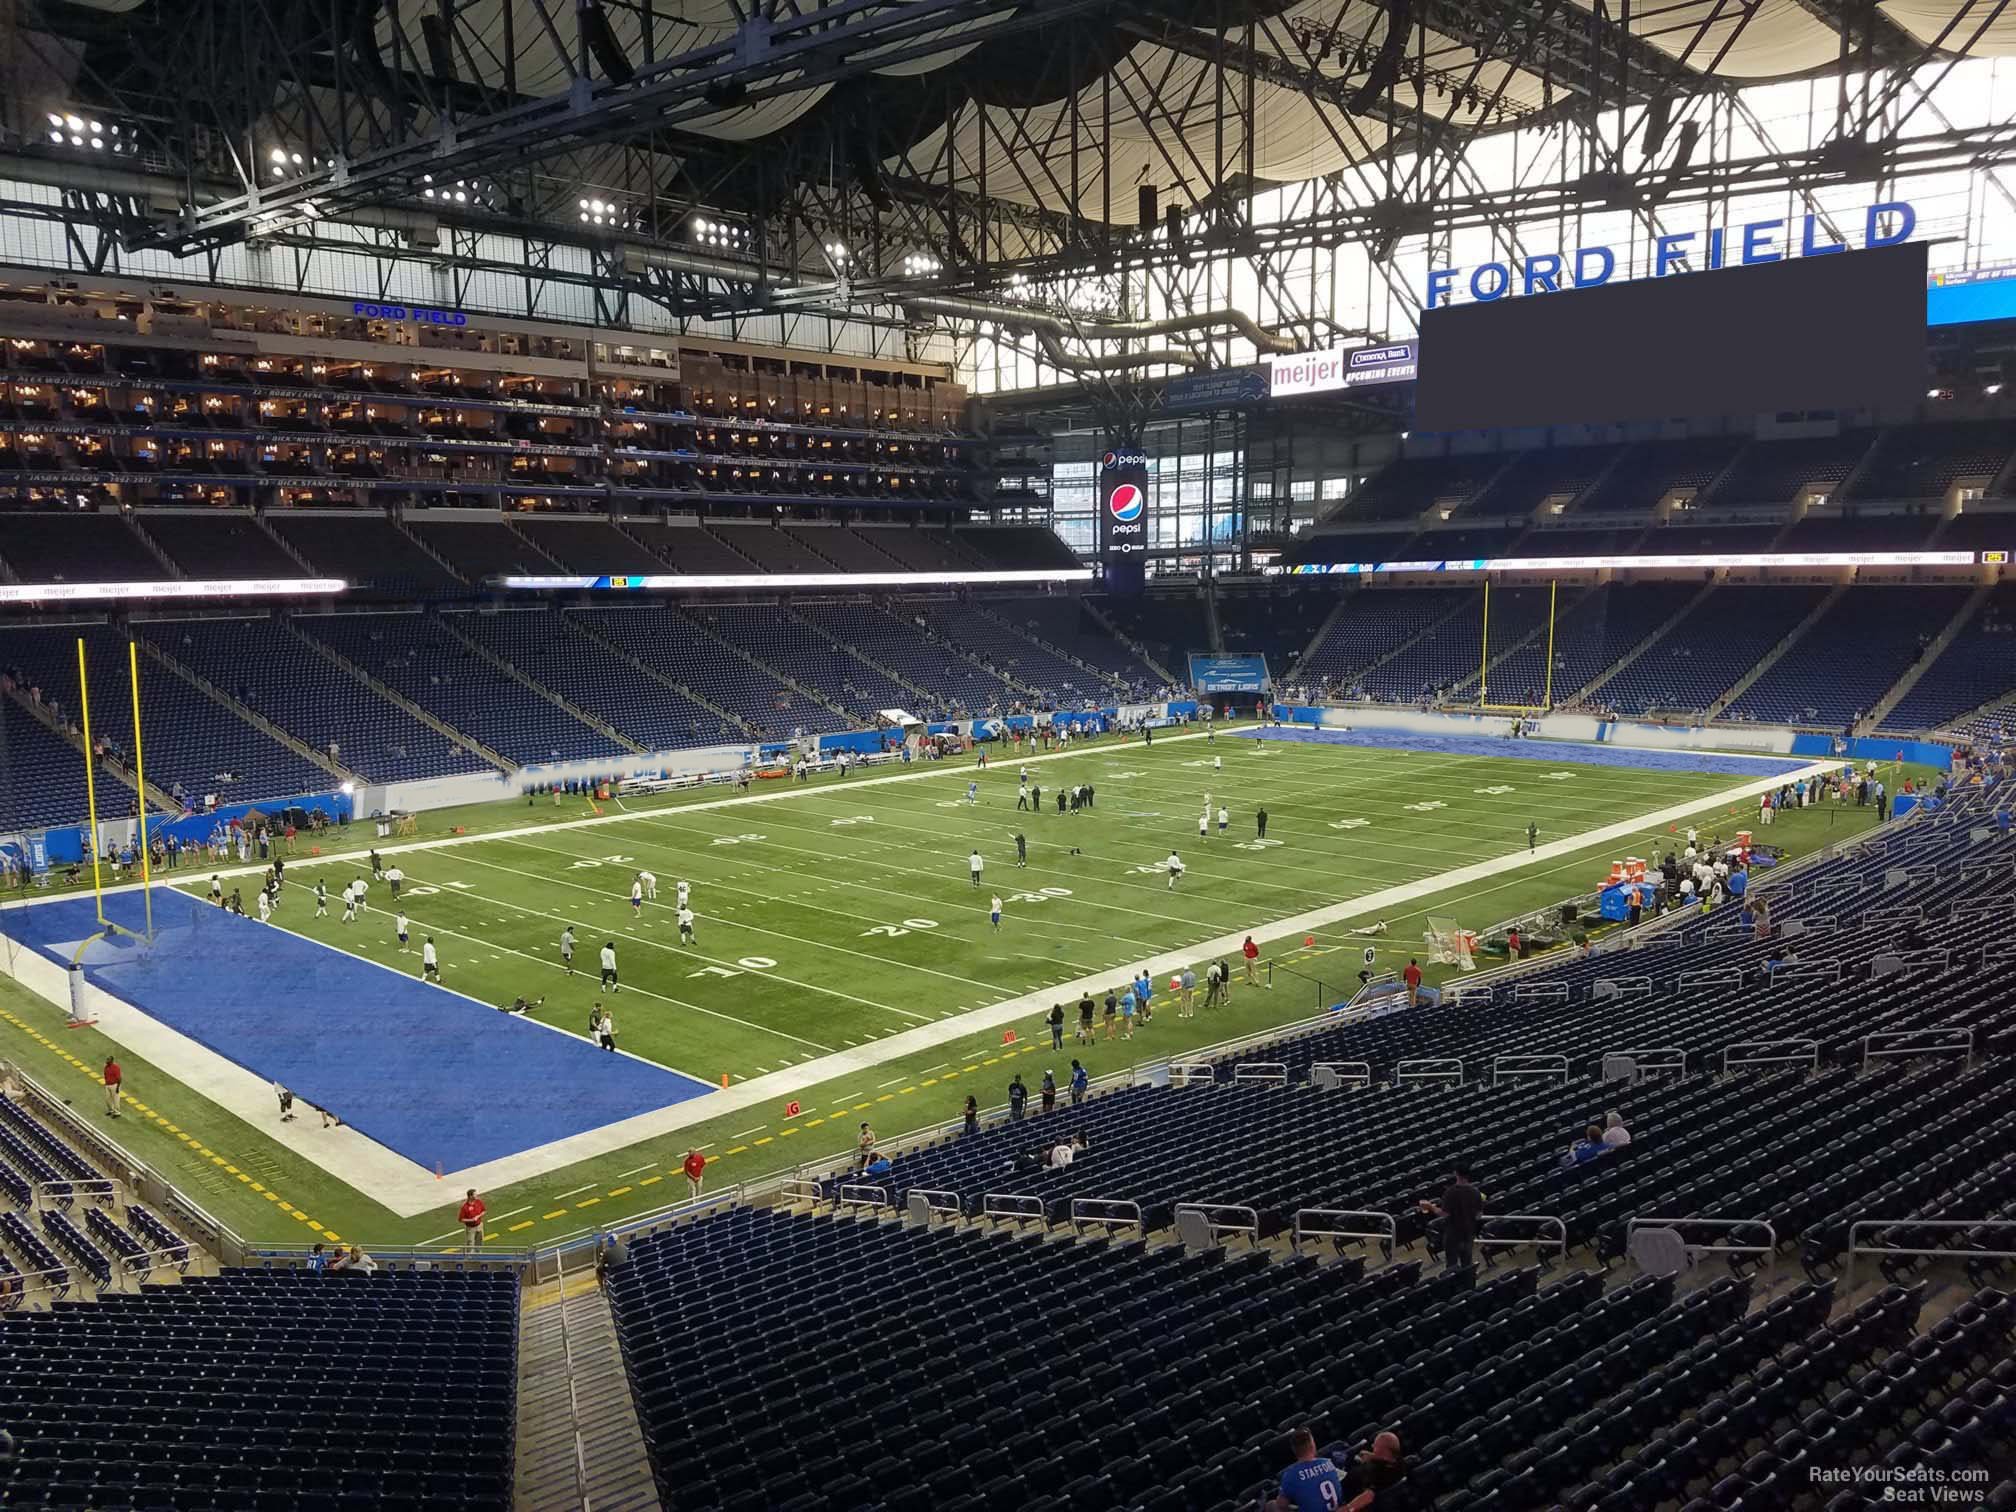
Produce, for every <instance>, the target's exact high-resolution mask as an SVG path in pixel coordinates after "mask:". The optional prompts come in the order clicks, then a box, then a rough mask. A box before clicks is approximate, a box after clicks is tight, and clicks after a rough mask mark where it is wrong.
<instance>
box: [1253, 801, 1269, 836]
mask: <svg viewBox="0 0 2016 1512" xmlns="http://www.w3.org/2000/svg"><path fill="white" fill-rule="evenodd" d="M1253 825H1254V828H1256V829H1258V830H1259V831H1260V834H1259V836H1258V838H1259V839H1262V840H1265V839H1266V838H1267V810H1266V809H1264V808H1261V809H1255V810H1254V811H1253Z"/></svg>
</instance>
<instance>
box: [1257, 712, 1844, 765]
mask: <svg viewBox="0 0 2016 1512" xmlns="http://www.w3.org/2000/svg"><path fill="white" fill-rule="evenodd" d="M1232 733H1233V734H1235V735H1238V736H1240V737H1242V738H1244V739H1247V740H1268V741H1275V740H1278V741H1282V742H1293V743H1295V744H1298V745H1337V746H1356V747H1359V748H1361V749H1364V750H1375V751H1420V752H1424V753H1426V754H1429V755H1435V756H1498V757H1503V758H1504V759H1505V760H1507V761H1542V762H1547V763H1549V764H1550V765H1553V766H1590V767H1611V768H1613V769H1621V770H1627V771H1639V772H1699V773H1703V774H1706V775H1710V776H1717V777H1772V776H1776V775H1777V774H1778V773H1780V772H1796V771H1799V770H1801V769H1802V768H1804V767H1809V766H1811V765H1812V764H1813V763H1812V762H1811V761H1809V760H1802V759H1800V758H1798V757H1793V756H1735V755H1724V754H1722V753H1720V752H1716V751H1648V750H1640V749H1638V748H1636V747H1634V746H1614V745H1580V744H1574V743H1571V742H1568V741H1562V740H1512V739H1509V738H1508V737H1506V736H1503V735H1417V734H1413V733H1411V732H1409V731H1406V730H1334V729H1320V730H1319V729H1310V728H1309V727H1308V726H1306V725H1286V726H1282V727H1280V728H1278V729H1271V730H1267V729H1259V728H1248V729H1243V730H1235V731H1233V732H1232Z"/></svg>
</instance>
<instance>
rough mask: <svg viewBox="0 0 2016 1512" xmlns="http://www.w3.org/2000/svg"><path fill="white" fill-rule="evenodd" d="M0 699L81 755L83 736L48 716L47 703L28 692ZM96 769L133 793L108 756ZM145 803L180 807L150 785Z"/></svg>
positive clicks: (171, 809)
mask: <svg viewBox="0 0 2016 1512" xmlns="http://www.w3.org/2000/svg"><path fill="white" fill-rule="evenodd" d="M0 697H5V698H11V699H13V700H14V702H15V704H16V705H17V706H18V707H19V708H20V709H21V710H22V712H23V713H25V714H27V715H28V717H29V718H31V719H33V720H34V721H35V722H36V723H37V724H39V725H41V726H43V727H44V728H45V729H47V730H48V731H49V733H50V734H52V735H54V736H55V737H56V738H57V739H58V740H60V741H62V742H63V743H64V744H65V745H67V746H68V747H70V749H71V750H73V751H75V752H77V753H78V754H79V755H80V756H81V755H82V754H83V752H84V737H83V736H82V735H81V734H77V733H75V732H73V731H72V730H70V729H69V728H68V727H67V726H66V725H65V724H64V723H63V721H62V720H60V719H58V718H57V717H56V716H55V715H53V714H51V713H50V712H49V709H48V706H47V705H46V704H38V703H36V702H35V701H34V700H33V699H31V698H30V697H29V696H28V691H27V689H25V688H9V689H7V690H6V691H5V692H4V693H0ZM98 770H99V771H101V772H103V773H105V774H107V775H108V776H110V777H112V778H113V779H115V780H116V781H118V782H119V783H121V784H123V785H124V787H125V788H126V791H127V792H128V793H130V792H132V791H133V789H134V787H135V781H134V777H133V773H132V772H131V771H130V770H128V769H127V768H126V767H124V766H122V765H120V764H119V763H118V762H117V761H115V760H113V759H112V758H111V757H109V756H100V757H99V758H98ZM147 801H148V802H149V803H152V804H154V805H155V806H156V807H157V808H158V809H160V810H161V811H162V812H164V813H170V814H173V813H178V812H180V810H181V807H182V805H181V804H179V803H177V802H176V801H175V798H174V796H173V795H172V794H170V793H169V792H168V791H167V790H166V789H164V788H159V787H156V786H155V785H154V784H153V783H151V782H150V783H148V784H147Z"/></svg>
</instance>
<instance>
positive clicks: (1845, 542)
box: [1775, 511, 1939, 551]
mask: <svg viewBox="0 0 2016 1512" xmlns="http://www.w3.org/2000/svg"><path fill="white" fill-rule="evenodd" d="M1938 523H1939V521H1938V518H1937V516H1936V515H1935V514H1934V513H1932V512H1930V511H1927V512H1924V513H1920V514H1879V515H1871V514H1809V515H1807V516H1805V517H1804V518H1803V519H1800V520H1798V521H1796V522H1795V523H1794V524H1793V525H1792V526H1791V528H1789V529H1788V530H1786V532H1785V533H1784V534H1783V535H1781V536H1780V537H1779V538H1778V544H1777V546H1776V548H1775V549H1776V550H1779V551H1916V550H1917V549H1918V548H1919V547H1921V546H1923V545H1924V544H1925V542H1926V540H1927V539H1928V538H1929V537H1930V536H1931V534H1932V531H1933V530H1934V528H1935V527H1936V526H1937V525H1938Z"/></svg>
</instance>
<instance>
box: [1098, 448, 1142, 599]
mask: <svg viewBox="0 0 2016 1512" xmlns="http://www.w3.org/2000/svg"><path fill="white" fill-rule="evenodd" d="M1099 564H1100V567H1101V569H1102V571H1103V572H1104V574H1105V579H1106V588H1107V591H1108V592H1112V593H1139V592H1140V591H1141V590H1142V588H1143V587H1144V586H1145V585H1146V581H1147V573H1148V453H1146V452H1144V451H1140V450H1138V449H1133V448H1116V449H1115V450H1113V451H1109V452H1107V453H1106V454H1105V456H1103V457H1102V458H1100V461H1099Z"/></svg>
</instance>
